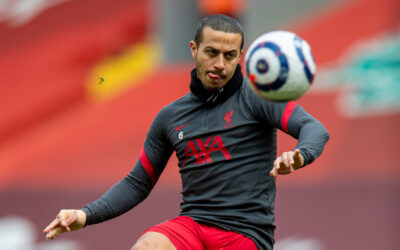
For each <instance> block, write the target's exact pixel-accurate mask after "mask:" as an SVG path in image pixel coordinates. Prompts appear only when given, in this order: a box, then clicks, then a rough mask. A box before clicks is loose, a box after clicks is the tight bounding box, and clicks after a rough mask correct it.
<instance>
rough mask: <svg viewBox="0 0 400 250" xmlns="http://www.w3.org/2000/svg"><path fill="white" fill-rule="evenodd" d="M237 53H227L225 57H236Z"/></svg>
mask: <svg viewBox="0 0 400 250" xmlns="http://www.w3.org/2000/svg"><path fill="white" fill-rule="evenodd" d="M235 56H236V55H235V54H234V53H227V54H225V57H226V58H229V59H232V58H235Z"/></svg>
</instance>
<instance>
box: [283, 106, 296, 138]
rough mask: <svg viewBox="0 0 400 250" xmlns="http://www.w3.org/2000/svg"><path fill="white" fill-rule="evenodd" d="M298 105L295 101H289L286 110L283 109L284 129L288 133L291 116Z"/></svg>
mask: <svg viewBox="0 0 400 250" xmlns="http://www.w3.org/2000/svg"><path fill="white" fill-rule="evenodd" d="M296 106H297V103H295V102H294V101H290V102H288V103H287V105H286V108H285V110H284V111H283V115H282V129H283V131H285V132H286V133H288V122H289V118H290V116H291V115H292V113H293V110H294V108H295V107H296Z"/></svg>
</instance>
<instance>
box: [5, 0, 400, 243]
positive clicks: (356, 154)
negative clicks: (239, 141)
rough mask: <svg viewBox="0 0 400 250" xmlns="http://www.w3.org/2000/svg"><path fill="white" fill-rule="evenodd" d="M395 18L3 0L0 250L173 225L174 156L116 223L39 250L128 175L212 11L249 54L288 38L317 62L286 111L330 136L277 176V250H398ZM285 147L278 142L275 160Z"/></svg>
mask: <svg viewBox="0 0 400 250" xmlns="http://www.w3.org/2000/svg"><path fill="white" fill-rule="evenodd" d="M399 10H400V2H399V1H398V0H340V1H334V0H297V1H290V0H249V1H245V0H243V1H229V0H228V1H219V0H213V1H205V0H204V1H203V0H198V1H195V0H191V1H187V0H152V1H150V0H148V1H142V0H79V1H78V0H0V249H3V250H10V249H13V250H16V249H24V250H25V249H28V250H57V249H58V250H85V249H104V250H105V249H129V247H130V246H131V245H132V244H133V243H134V242H135V240H136V238H137V237H138V235H139V234H140V233H141V232H142V231H144V230H145V229H146V228H147V227H149V226H151V225H154V224H156V223H159V222H162V221H164V220H166V219H168V218H171V217H174V216H176V215H177V213H178V212H179V203H180V188H181V183H180V179H179V175H178V168H177V161H176V159H175V155H173V156H172V158H171V160H170V162H169V164H168V166H167V168H166V170H165V171H164V173H163V175H162V177H161V179H160V180H159V182H158V183H157V185H156V187H155V189H154V190H153V193H152V194H151V195H150V196H149V198H148V199H147V200H146V201H145V202H143V203H142V204H140V205H139V206H138V207H137V208H135V209H133V210H131V211H130V212H128V213H127V214H125V215H123V216H120V217H118V218H116V219H114V220H111V221H108V222H105V223H102V224H99V225H96V226H90V227H87V228H86V229H84V230H81V231H79V232H73V233H70V234H65V235H63V236H62V237H60V238H58V239H57V240H55V241H51V242H46V241H45V240H44V235H42V234H41V231H42V229H43V228H44V227H45V226H46V225H47V224H48V223H49V222H50V221H51V220H52V219H53V218H54V216H55V215H56V214H57V212H58V211H59V210H60V209H61V208H80V207H83V206H84V205H85V204H86V203H88V202H90V201H93V200H94V199H96V198H98V197H99V196H100V195H102V194H103V193H104V192H105V191H106V190H107V189H108V188H109V187H110V186H111V185H113V184H114V183H116V182H117V181H119V180H120V179H121V178H123V177H124V176H125V175H126V174H127V173H128V172H129V171H130V169H131V168H132V167H133V165H134V163H135V162H136V160H137V157H138V155H139V151H140V149H141V147H142V144H143V141H144V138H145V135H146V132H147V129H148V127H149V125H150V123H151V121H152V119H153V117H154V116H155V115H156V113H157V112H158V110H159V109H160V108H161V107H163V106H164V105H166V104H167V103H169V102H170V101H172V100H174V99H176V98H178V97H180V96H182V95H184V94H185V93H186V92H188V91H189V87H188V86H189V85H188V83H189V70H190V69H191V68H193V67H194V63H193V61H192V60H191V59H190V53H189V47H188V43H189V41H190V40H191V39H192V37H193V33H194V26H195V24H196V23H197V21H198V20H199V18H201V17H202V16H204V15H206V14H208V13H215V12H218V13H219V12H224V13H229V14H230V15H233V16H235V17H237V18H238V19H240V21H241V22H242V24H243V25H244V28H245V30H246V36H247V37H246V45H247V46H248V45H249V44H250V42H251V41H252V40H253V39H255V38H256V37H257V36H259V35H261V34H262V33H265V32H267V31H270V30H275V29H286V30H291V31H294V32H296V33H297V34H298V35H300V36H301V37H302V38H304V39H305V40H307V41H308V43H309V44H310V45H311V47H312V49H313V53H314V57H315V60H316V62H317V66H318V69H317V76H316V79H315V82H314V84H313V86H312V88H311V91H310V92H309V93H308V94H307V95H306V96H304V97H303V98H301V99H300V100H298V102H299V103H300V104H301V105H303V106H304V107H305V108H306V109H307V110H308V111H309V112H310V113H311V114H313V115H314V116H315V117H317V118H318V119H319V120H320V121H322V123H323V124H324V125H325V126H326V127H327V128H328V130H329V132H330V134H331V140H330V142H329V143H328V145H327V147H326V149H325V152H324V154H323V155H322V157H321V158H319V159H318V160H317V161H316V162H315V163H314V164H313V165H311V166H308V167H307V168H305V169H303V170H301V171H298V172H296V173H295V174H293V175H290V176H285V177H280V178H279V179H278V184H277V185H278V190H277V197H276V224H277V231H276V240H277V244H276V249H278V250H294V249H296V250H336V249H341V250H346V249H349V250H350V249H351V250H354V249H363V250H376V249H383V250H397V249H400V237H399V232H400V218H399V211H400V195H399V191H400V190H399V187H400V183H399V180H400V163H399V162H400V161H399V160H398V159H397V154H399V150H400V133H399V129H400V14H399V13H400V12H399ZM99 78H103V79H104V82H102V83H100V81H101V80H100V79H99ZM294 145H295V141H294V140H293V139H291V138H290V137H288V136H287V135H285V134H283V133H280V134H279V151H280V152H282V151H283V150H288V149H291V148H292V147H293V146H294Z"/></svg>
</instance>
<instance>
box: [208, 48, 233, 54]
mask: <svg viewBox="0 0 400 250" xmlns="http://www.w3.org/2000/svg"><path fill="white" fill-rule="evenodd" d="M205 49H212V50H215V51H218V52H219V50H218V49H216V48H214V47H211V46H206V47H205ZM226 53H238V50H237V49H233V50H229V51H225V52H224V54H226Z"/></svg>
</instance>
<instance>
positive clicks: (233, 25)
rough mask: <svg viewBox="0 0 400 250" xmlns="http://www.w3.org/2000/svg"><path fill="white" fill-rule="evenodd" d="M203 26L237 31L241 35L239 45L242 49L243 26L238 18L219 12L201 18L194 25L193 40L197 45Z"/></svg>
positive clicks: (200, 39)
mask: <svg viewBox="0 0 400 250" xmlns="http://www.w3.org/2000/svg"><path fill="white" fill-rule="evenodd" d="M205 27H210V28H212V29H213V30H218V31H223V32H226V33H239V34H240V35H241V36H242V43H241V45H240V50H242V49H243V44H244V35H243V28H242V25H240V23H239V21H238V20H236V19H234V18H232V17H229V16H226V15H221V14H218V15H212V16H207V17H204V18H202V19H201V20H200V22H199V23H198V24H197V26H196V33H195V35H194V41H195V43H196V44H197V46H199V45H200V43H201V42H202V40H203V30H204V28H205Z"/></svg>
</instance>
